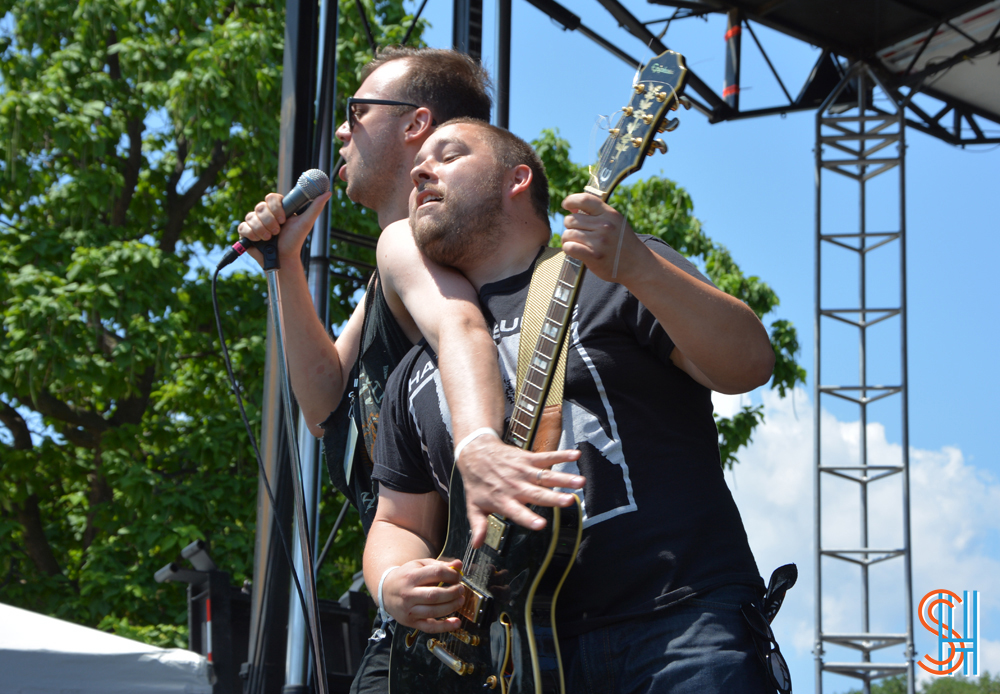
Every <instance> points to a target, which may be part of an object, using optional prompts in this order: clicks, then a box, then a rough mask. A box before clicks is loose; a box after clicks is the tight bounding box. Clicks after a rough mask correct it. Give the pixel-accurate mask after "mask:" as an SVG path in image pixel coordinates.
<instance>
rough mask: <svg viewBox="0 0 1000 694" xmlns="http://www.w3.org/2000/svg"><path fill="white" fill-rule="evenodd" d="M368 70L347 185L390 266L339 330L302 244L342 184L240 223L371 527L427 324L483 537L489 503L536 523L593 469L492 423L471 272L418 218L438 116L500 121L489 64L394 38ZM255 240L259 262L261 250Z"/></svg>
mask: <svg viewBox="0 0 1000 694" xmlns="http://www.w3.org/2000/svg"><path fill="white" fill-rule="evenodd" d="M362 77H363V82H362V84H361V86H360V87H359V89H358V91H357V92H356V93H355V95H354V97H352V99H350V100H349V102H348V114H347V119H346V120H345V122H344V123H343V124H342V125H341V126H340V128H338V130H337V137H338V138H339V139H340V141H341V142H342V143H343V144H342V146H341V148H340V154H341V156H343V158H344V162H345V163H344V166H343V168H342V169H341V171H340V177H341V179H343V180H344V181H345V182H346V183H347V195H348V197H349V198H350V199H351V200H353V201H354V202H357V203H360V204H362V205H364V206H365V207H367V208H369V209H371V210H373V211H374V212H375V213H376V214H377V215H378V220H379V225H380V226H381V227H382V229H383V231H382V234H381V236H380V237H379V242H378V249H377V258H378V269H377V271H376V273H375V276H374V277H373V279H372V282H371V283H370V284H369V287H368V292H367V294H366V297H365V300H364V302H362V304H360V305H359V306H358V308H357V310H355V312H354V314H353V315H352V316H351V318H350V320H349V321H348V322H347V325H346V326H345V327H344V330H343V332H342V333H341V334H340V336H339V337H338V339H337V340H336V342H332V341H331V340H330V339H329V337H328V335H327V330H326V326H324V325H322V324H321V323H320V321H319V320H318V318H317V316H316V312H315V309H314V307H313V304H312V299H311V297H310V295H309V290H308V285H307V283H306V278H305V272H304V270H303V267H302V263H301V260H300V257H301V256H300V252H301V248H302V244H303V242H304V241H305V238H306V236H307V234H308V233H309V231H310V230H311V229H312V226H313V223H314V221H315V220H316V218H317V217H318V216H319V214H320V213H321V211H322V210H323V209H324V207H325V203H326V201H327V200H328V199H329V197H330V194H329V193H327V194H325V195H323V196H320V197H318V198H317V199H316V200H315V202H314V204H313V205H312V206H311V207H310V208H309V210H308V211H307V212H305V213H304V214H302V215H300V216H293V217H290V218H288V219H286V218H285V214H284V212H283V210H282V207H281V200H282V197H281V196H280V195H278V194H276V193H272V194H269V195H268V196H267V197H266V198H265V200H264V201H262V202H260V203H258V204H257V205H256V207H255V208H254V210H253V211H251V212H250V213H248V214H247V215H246V221H245V222H243V223H242V224H241V225H240V235H241V236H243V237H245V238H248V239H250V240H253V241H262V240H264V241H266V240H268V239H269V238H271V237H272V236H275V235H277V238H278V253H279V258H280V261H281V269H280V270H279V271H278V273H277V281H278V285H279V288H280V295H281V309H282V315H283V318H284V325H285V335H286V345H285V349H286V357H287V360H288V370H289V375H290V378H291V382H292V389H293V390H294V392H295V396H296V398H297V399H298V402H299V406H300V407H301V409H302V412H303V413H304V415H305V417H306V420H307V422H308V423H309V427H310V431H311V432H312V433H313V434H314V435H316V436H317V437H319V436H324V442H325V443H326V444H327V445H326V446H325V448H326V455H327V460H328V464H329V466H330V469H331V475H332V477H333V478H334V481H335V483H336V484H337V486H338V487H339V488H341V490H342V491H343V492H344V493H345V494H346V495H347V496H348V498H349V499H351V500H352V502H353V503H354V504H355V506H356V507H357V508H358V510H359V512H360V514H361V518H362V522H363V525H364V528H365V532H366V533H367V531H368V529H369V527H370V525H371V522H372V519H373V518H374V514H375V509H376V502H377V489H374V488H373V485H372V481H371V476H370V475H371V470H372V461H373V460H374V449H375V441H376V438H377V421H378V413H379V408H380V405H381V401H382V394H383V393H384V387H385V382H386V380H387V379H388V375H389V373H391V372H392V371H393V370H394V369H395V367H396V365H397V364H398V363H399V361H400V359H402V357H403V355H405V354H406V352H407V351H408V350H409V349H410V347H411V346H412V345H413V344H414V343H416V342H418V341H419V340H420V338H421V336H423V337H425V338H426V339H427V341H428V342H429V343H430V344H431V345H432V346H433V347H434V348H435V349H436V350H437V351H438V353H440V354H442V355H444V356H443V358H442V359H441V374H442V381H443V388H444V391H445V393H447V397H448V401H449V402H450V403H451V404H452V410H451V414H452V425H453V432H454V433H455V437H456V440H457V441H466V445H465V446H463V448H464V452H463V453H462V455H461V456H460V459H459V469H460V470H461V471H462V475H463V478H464V479H465V481H466V490H467V494H468V497H469V508H470V522H471V523H472V524H473V527H474V529H475V532H476V533H477V535H478V537H479V538H481V537H483V536H484V535H485V518H486V515H488V513H490V512H491V511H497V512H500V513H503V514H504V515H505V516H507V517H508V518H510V519H511V520H512V521H515V522H517V523H520V524H522V525H525V526H527V527H535V528H537V527H541V526H540V525H539V524H540V523H542V520H541V518H540V517H539V516H537V515H536V514H534V513H533V512H531V511H530V510H529V509H528V508H526V506H525V504H540V505H548V506H555V505H564V504H566V503H569V502H570V501H571V499H569V498H568V497H567V495H564V494H559V493H557V492H555V491H554V488H555V487H564V488H579V487H580V486H582V484H583V479H582V478H581V477H580V476H578V475H572V474H565V473H556V472H549V473H547V474H546V476H545V477H544V480H542V479H540V478H539V476H538V474H537V473H538V471H539V470H540V469H548V468H549V467H551V466H552V465H553V464H555V463H558V462H566V461H569V460H575V459H576V458H577V457H578V456H579V453H578V452H577V451H569V452H566V451H563V452H558V453H545V454H535V453H528V452H524V451H521V450H520V449H517V448H513V447H510V446H506V445H504V444H502V443H501V442H500V441H499V439H498V438H495V437H493V436H483V435H482V434H483V432H489V431H496V432H500V431H502V428H503V416H504V410H503V408H504V405H503V398H502V391H501V382H500V377H499V372H498V369H497V361H496V354H497V352H496V348H495V346H494V343H493V339H492V337H491V335H490V333H489V332H487V329H486V324H485V321H484V320H483V316H482V313H481V311H480V308H479V302H478V298H477V295H476V292H475V289H473V287H472V285H470V284H469V281H468V280H467V279H465V277H464V276H463V275H461V274H460V273H458V272H457V271H455V270H453V269H449V268H445V267H442V266H441V265H438V264H435V263H434V262H432V261H430V260H427V259H426V258H425V257H424V256H423V255H422V254H421V253H420V252H419V251H418V250H417V248H416V246H415V244H414V241H413V237H412V235H411V233H410V227H409V223H408V220H407V217H408V200H409V195H410V191H411V190H412V189H413V183H412V181H411V179H410V168H411V167H412V165H413V159H414V156H415V155H416V154H417V152H418V150H419V149H420V146H421V145H422V144H423V143H424V141H425V140H426V139H427V138H428V137H429V136H430V134H431V133H432V132H433V130H434V128H435V127H436V125H437V124H439V123H443V122H444V121H446V120H449V119H452V118H456V117H463V116H464V117H471V118H476V119H479V120H482V121H488V120H489V117H490V106H491V102H490V96H489V78H488V75H487V74H486V71H485V70H484V69H483V68H482V67H481V66H480V65H478V64H477V63H475V61H473V60H472V59H471V58H469V57H468V56H465V55H463V54H461V53H457V52H455V51H450V50H441V49H411V48H388V49H385V50H382V51H380V52H379V54H378V55H377V56H376V58H375V59H374V60H373V61H372V62H371V63H369V64H368V65H367V66H366V67H365V68H364V70H363V72H362ZM253 253H254V257H255V258H257V259H258V261H259V259H260V254H259V253H258V252H256V251H253ZM355 381H357V390H356V392H355V393H354V408H353V415H354V419H355V422H356V424H357V426H358V430H359V432H360V433H361V436H359V440H358V446H357V449H356V454H355V459H354V462H353V464H352V465H351V476H350V479H345V477H344V464H343V462H344V451H343V448H340V449H339V450H338V448H337V447H335V446H333V445H331V444H332V442H333V441H334V440H336V439H337V434H338V432H339V431H341V429H340V428H339V427H341V426H342V424H343V418H344V417H346V414H347V411H348V410H349V409H350V400H349V399H348V398H344V397H343V396H344V394H345V393H346V392H348V390H349V389H350V388H352V387H353V385H354V383H355ZM331 413H333V414H331ZM324 430H325V435H324ZM338 478H339V479H338ZM390 640H391V639H384V640H383V641H381V642H370V645H369V648H368V650H367V651H366V654H365V660H364V661H363V663H362V668H361V671H360V672H359V673H358V677H357V678H356V679H355V682H354V688H353V689H352V691H354V692H368V691H372V692H375V691H385V686H386V680H385V673H386V672H387V668H388V644H389V641H390Z"/></svg>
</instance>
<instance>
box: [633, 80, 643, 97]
mask: <svg viewBox="0 0 1000 694" xmlns="http://www.w3.org/2000/svg"><path fill="white" fill-rule="evenodd" d="M633 89H635V93H636V94H644V93H645V92H646V85H645V84H643V83H642V82H640V83H639V84H637V85H635V87H633Z"/></svg>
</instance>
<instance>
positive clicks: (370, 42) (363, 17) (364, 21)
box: [354, 0, 378, 56]
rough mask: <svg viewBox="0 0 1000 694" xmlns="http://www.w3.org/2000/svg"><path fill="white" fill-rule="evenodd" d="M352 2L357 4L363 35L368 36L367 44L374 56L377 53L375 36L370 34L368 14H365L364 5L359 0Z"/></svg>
mask: <svg viewBox="0 0 1000 694" xmlns="http://www.w3.org/2000/svg"><path fill="white" fill-rule="evenodd" d="M354 4H355V5H357V6H358V15H359V16H360V17H361V23H362V24H363V25H364V27H365V35H366V36H367V37H368V45H369V46H371V49H372V55H373V56H374V55H375V54H376V53H378V44H377V43H375V37H374V36H372V28H371V25H370V24H369V23H368V15H367V14H365V6H364V5H362V4H361V0H354Z"/></svg>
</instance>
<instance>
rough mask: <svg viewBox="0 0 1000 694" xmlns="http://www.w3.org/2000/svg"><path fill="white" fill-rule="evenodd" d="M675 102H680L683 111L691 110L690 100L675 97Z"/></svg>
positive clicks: (683, 97)
mask: <svg viewBox="0 0 1000 694" xmlns="http://www.w3.org/2000/svg"><path fill="white" fill-rule="evenodd" d="M677 101H679V102H680V104H681V106H683V107H684V109H685V110H691V99H689V98H687V97H686V96H679V97H677Z"/></svg>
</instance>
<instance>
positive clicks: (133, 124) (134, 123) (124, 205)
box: [111, 56, 146, 227]
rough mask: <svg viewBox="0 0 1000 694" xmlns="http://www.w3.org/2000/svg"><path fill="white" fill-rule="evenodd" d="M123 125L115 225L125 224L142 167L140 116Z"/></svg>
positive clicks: (114, 215) (143, 124)
mask: <svg viewBox="0 0 1000 694" xmlns="http://www.w3.org/2000/svg"><path fill="white" fill-rule="evenodd" d="M115 57H117V56H115ZM125 127H126V131H127V132H128V140H129V149H128V157H126V158H125V159H124V161H122V165H123V168H124V171H123V174H124V177H125V183H124V188H123V189H122V192H121V195H119V196H118V199H117V200H115V206H114V209H113V210H112V211H111V226H115V227H121V226H125V217H126V214H127V213H128V208H129V205H131V204H132V198H133V197H134V196H135V187H136V185H137V184H138V183H139V171H140V170H141V169H142V131H143V130H145V129H146V125H145V123H143V120H142V118H129V120H128V122H127V123H126V126H125ZM120 161H121V160H120Z"/></svg>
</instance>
